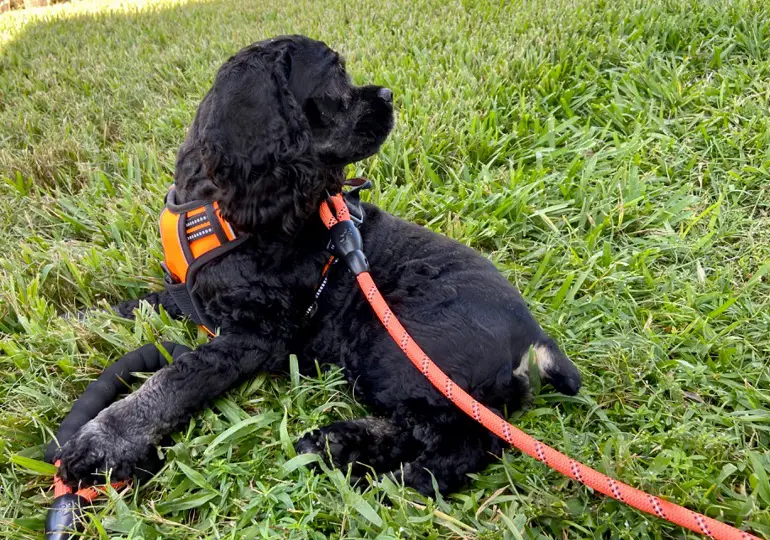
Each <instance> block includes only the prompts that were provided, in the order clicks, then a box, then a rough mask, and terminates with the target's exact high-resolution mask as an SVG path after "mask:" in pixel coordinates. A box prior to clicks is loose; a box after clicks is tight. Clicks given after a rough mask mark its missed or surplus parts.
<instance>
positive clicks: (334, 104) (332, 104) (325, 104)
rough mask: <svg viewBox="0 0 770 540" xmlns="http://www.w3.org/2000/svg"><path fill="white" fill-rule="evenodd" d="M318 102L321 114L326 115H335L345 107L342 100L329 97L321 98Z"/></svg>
mask: <svg viewBox="0 0 770 540" xmlns="http://www.w3.org/2000/svg"><path fill="white" fill-rule="evenodd" d="M316 103H317V105H318V110H319V111H321V114H322V115H324V116H326V115H329V116H332V115H335V114H337V113H338V112H340V110H342V109H343V108H344V104H343V103H342V101H341V100H339V99H332V98H328V97H324V98H321V99H319V100H318V101H317V102H316Z"/></svg>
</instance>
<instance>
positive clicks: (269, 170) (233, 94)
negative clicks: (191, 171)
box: [194, 46, 324, 234]
mask: <svg viewBox="0 0 770 540" xmlns="http://www.w3.org/2000/svg"><path fill="white" fill-rule="evenodd" d="M291 68H292V60H291V53H290V51H289V50H288V49H287V48H286V47H284V48H281V49H271V48H269V47H263V46H256V47H252V48H248V49H245V50H243V51H241V52H240V53H238V54H237V55H235V56H234V57H232V58H231V59H230V60H229V61H228V62H227V63H226V64H225V65H224V66H222V68H221V69H220V70H219V73H218V74H217V77H216V80H215V82H214V85H213V87H212V89H211V91H210V92H209V94H208V95H207V96H206V98H205V99H204V100H203V102H202V103H201V105H200V107H199V109H198V114H197V115H196V119H195V123H196V124H197V125H196V126H194V130H195V132H196V133H197V140H196V146H197V147H198V150H199V152H200V159H201V163H202V166H203V169H204V171H205V172H206V175H207V176H208V177H209V178H210V179H211V181H212V182H213V183H214V184H215V185H216V186H217V188H218V191H219V203H220V207H221V208H222V214H223V217H224V218H225V219H227V220H228V221H230V222H231V223H232V224H233V225H235V226H236V227H238V228H240V229H242V230H246V231H251V232H255V233H264V234H275V233H276V232H282V233H285V234H293V233H295V232H296V229H297V228H298V227H299V226H300V225H301V223H302V222H304V220H305V219H307V217H308V216H309V215H310V213H311V212H312V211H313V210H314V207H313V206H314V205H315V204H318V203H317V201H318V200H319V197H320V195H321V194H322V193H323V189H324V187H323V186H322V185H319V186H317V185H316V184H320V183H321V180H320V179H319V178H317V170H318V167H317V165H316V162H315V157H314V156H313V153H312V148H311V144H310V142H311V141H310V128H309V126H308V123H307V119H306V118H305V116H304V114H303V112H302V108H301V105H300V104H299V103H297V100H296V99H295V97H294V95H293V94H292V92H291V90H290V89H289V84H288V80H289V77H290V74H291ZM276 229H277V230H276Z"/></svg>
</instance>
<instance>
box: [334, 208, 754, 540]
mask: <svg viewBox="0 0 770 540" xmlns="http://www.w3.org/2000/svg"><path fill="white" fill-rule="evenodd" d="M320 213H321V220H322V221H323V222H324V224H325V225H326V227H327V228H329V230H330V232H331V236H332V239H333V241H334V246H333V249H332V253H334V254H335V255H336V256H337V257H338V258H340V259H343V260H345V261H346V262H347V263H348V266H349V267H350V269H351V270H352V271H353V273H354V274H355V276H356V280H357V281H358V286H359V288H360V289H361V292H362V293H363V294H364V296H365V297H366V301H367V302H368V303H369V305H370V306H371V308H372V310H374V312H375V314H376V315H377V318H378V319H379V320H380V322H381V323H382V326H383V327H384V328H385V330H386V331H387V332H388V334H390V337H391V338H392V339H393V341H395V342H396V344H397V345H398V346H399V348H400V349H401V350H402V351H403V352H404V354H405V355H406V356H407V358H409V361H410V362H411V363H412V364H413V365H414V366H415V367H416V368H417V369H418V370H420V372H421V373H422V374H423V375H424V376H425V377H426V378H427V379H428V380H429V381H430V383H431V384H432V385H433V386H434V387H435V388H436V390H438V391H439V392H441V393H442V394H443V395H444V396H446V398H447V399H449V401H451V402H452V403H454V404H455V405H456V406H457V407H458V408H459V409H461V410H462V411H463V412H464V413H465V414H467V415H468V416H470V417H471V418H473V419H474V420H475V421H476V422H478V423H479V424H481V425H483V426H484V427H485V428H487V429H488V430H489V431H491V432H492V433H494V434H495V435H497V436H498V437H500V438H501V439H503V440H504V441H506V442H507V443H508V444H510V445H512V446H514V447H516V448H518V449H519V450H521V451H522V452H524V453H525V454H527V455H529V456H531V457H533V458H535V459H536V460H538V461H541V462H543V463H545V464H546V465H548V466H549V467H550V468H552V469H554V470H556V471H559V472H560V473H562V474H563V475H565V476H567V477H569V478H572V479H573V480H577V481H578V482H580V483H582V484H584V485H586V486H588V487H590V488H592V489H594V490H596V491H598V492H599V493H603V494H604V495H607V496H608V497H612V498H613V499H616V500H618V501H620V502H622V503H625V504H627V505H629V506H631V507H633V508H636V509H637V510H641V511H642V512H647V513H648V514H652V515H654V516H657V517H659V518H661V519H664V520H666V521H668V522H670V523H675V524H677V525H680V526H682V527H685V528H686V529H690V530H691V531H695V532H697V533H700V534H703V535H705V536H708V537H709V538H717V539H720V540H759V539H758V538H757V537H756V536H753V535H751V534H749V533H747V532H744V531H741V530H739V529H736V528H735V527H731V526H730V525H726V524H725V523H722V522H721V521H717V520H716V519H713V518H710V517H708V516H704V515H702V514H698V513H697V512H693V511H692V510H688V509H687V508H684V507H683V506H679V505H677V504H674V503H671V502H668V501H666V500H664V499H661V498H659V497H655V496H654V495H650V494H649V493H645V492H644V491H641V490H638V489H636V488H633V487H631V486H629V485H628V484H624V483H623V482H620V481H618V480H614V479H612V478H610V477H609V476H606V475H604V474H602V473H600V472H599V471H597V470H595V469H592V468H591V467H588V466H587V465H583V464H582V463H580V462H578V461H575V460H574V459H572V458H570V457H569V456H566V455H564V454H562V453H561V452H559V451H557V450H554V449H553V448H551V447H550V446H548V445H545V444H543V443H541V442H540V441H538V440H537V439H534V438H533V437H531V436H529V435H527V434H526V433H524V432H523V431H521V430H520V429H518V428H517V427H515V426H513V425H512V424H509V423H508V422H506V421H505V419H504V418H501V417H500V416H498V415H496V414H495V413H493V412H492V411H490V410H489V409H488V408H487V407H485V406H484V405H482V404H481V403H479V402H478V401H476V400H475V399H474V398H473V397H472V396H471V395H470V394H468V393H467V392H466V391H465V390H463V389H462V388H460V387H459V386H457V384H455V383H454V381H452V379H450V378H449V377H448V376H447V375H446V374H445V373H444V372H443V371H441V368H439V367H438V366H437V365H436V364H435V363H434V362H433V361H432V360H431V359H430V358H429V357H428V355H427V354H425V352H424V351H423V350H422V349H421V348H420V346H419V345H417V343H416V342H415V341H414V339H412V336H410V335H409V332H407V331H406V329H405V328H404V327H403V326H402V325H401V323H400V322H399V320H398V318H397V317H396V316H395V314H394V313H393V312H392V311H391V309H390V306H388V303H387V302H386V301H385V298H383V296H382V294H380V291H379V290H378V289H377V285H375V284H374V280H372V277H371V275H370V274H369V266H368V263H367V262H366V258H365V257H364V256H363V251H362V248H363V246H362V242H361V237H360V236H358V235H357V233H356V231H354V230H353V229H352V228H351V227H350V226H349V220H350V213H349V212H348V208H347V206H346V205H345V202H344V200H343V199H342V197H341V196H340V195H335V196H333V197H331V198H330V201H329V202H325V203H323V204H321V209H320ZM346 222H347V223H346ZM335 231H337V232H335Z"/></svg>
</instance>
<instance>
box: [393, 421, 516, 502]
mask: <svg viewBox="0 0 770 540" xmlns="http://www.w3.org/2000/svg"><path fill="white" fill-rule="evenodd" d="M413 433H414V435H415V437H416V438H417V439H418V440H420V441H421V442H422V443H423V444H424V445H425V449H424V450H423V452H422V453H421V454H420V455H419V456H418V457H417V458H416V459H414V460H412V461H409V462H405V463H403V464H402V465H401V467H400V468H399V469H396V470H394V471H393V472H392V473H391V476H392V477H393V479H394V480H395V481H396V482H398V483H401V482H403V484H404V485H405V486H406V487H411V488H413V489H415V490H417V491H419V492H420V493H422V494H423V495H427V496H432V495H434V493H435V489H434V479H435V485H436V487H437V488H438V490H439V492H441V493H448V492H451V491H454V490H456V489H458V488H460V487H462V486H463V485H465V484H467V483H468V482H469V480H470V478H469V477H468V474H469V473H475V472H478V471H480V470H482V469H483V468H484V467H486V466H487V465H489V464H490V463H491V462H492V461H493V460H494V456H499V455H501V454H502V450H503V446H504V443H503V441H501V440H500V439H498V438H497V437H495V436H494V435H492V434H491V433H489V432H487V431H486V429H485V428H484V427H482V426H480V425H478V424H476V423H475V422H474V421H473V420H471V419H468V418H464V417H461V416H459V415H458V416H457V417H456V418H455V420H454V421H452V422H442V423H440V424H438V423H432V422H428V423H425V424H422V425H418V426H415V427H414V429H413Z"/></svg>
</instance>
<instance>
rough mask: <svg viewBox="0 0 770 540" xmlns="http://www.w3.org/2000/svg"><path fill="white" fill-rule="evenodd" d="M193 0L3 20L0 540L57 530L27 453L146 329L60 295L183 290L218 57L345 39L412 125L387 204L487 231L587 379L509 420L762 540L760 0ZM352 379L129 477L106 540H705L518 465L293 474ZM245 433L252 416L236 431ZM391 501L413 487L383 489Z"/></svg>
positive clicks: (351, 57) (766, 46)
mask: <svg viewBox="0 0 770 540" xmlns="http://www.w3.org/2000/svg"><path fill="white" fill-rule="evenodd" d="M443 4H444V2H441V1H438V0H434V1H428V0H411V1H398V2H383V1H382V0H379V1H370V2H367V3H366V5H364V4H363V3H361V2H348V1H346V0H333V1H330V2H313V1H311V0H302V1H296V2H288V1H285V0H283V1H274V0H266V1H264V2H252V1H246V0H237V1H235V2H226V1H224V0H216V1H211V2H202V3H180V2H174V1H170V0H163V1H161V2H157V3H156V2H151V3H145V4H138V3H134V2H126V1H124V2H117V1H116V2H113V3H111V4H110V3H106V4H104V3H102V4H97V3H89V2H85V3H79V2H76V3H72V4H68V5H62V6H57V7H54V8H48V9H45V10H39V11H33V12H14V13H9V14H5V15H2V16H0V230H2V231H3V234H2V235H0V253H2V256H0V337H2V342H0V482H2V484H0V535H2V534H6V535H7V536H8V537H12V538H41V537H42V535H41V532H40V531H41V528H42V518H43V515H44V508H45V505H46V503H47V502H49V501H50V492H49V491H47V489H48V486H49V482H50V477H49V474H50V472H49V471H48V470H47V469H45V468H41V467H40V466H39V465H38V464H37V463H36V462H35V461H29V460H30V459H32V460H39V459H41V457H42V451H43V445H44V443H45V442H46V441H48V440H49V438H50V436H51V434H52V432H53V431H54V430H55V429H56V427H57V424H58V422H59V421H60V420H61V419H62V417H63V416H64V414H65V412H66V411H67V410H68V409H69V407H70V406H71V403H72V402H73V400H74V399H75V397H76V396H77V395H78V393H79V392H80V391H82V390H83V389H84V387H85V386H86V385H87V383H88V382H89V381H91V380H93V379H94V378H95V377H96V376H97V374H98V373H99V371H100V370H101V369H103V368H104V366H106V365H107V364H108V363H109V362H111V361H113V360H114V359H116V358H117V357H118V356H120V355H121V354H122V353H124V352H126V351H128V350H131V349H134V348H136V347H137V346H139V345H141V344H144V343H146V342H148V341H152V340H157V339H160V338H164V339H175V340H183V341H185V342H187V343H192V342H195V341H196V340H200V339H202V337H201V336H198V335H196V334H194V332H193V331H191V330H190V329H189V328H187V327H185V326H183V325H181V324H178V323H172V322H170V321H168V320H167V319H166V318H164V317H161V316H157V315H154V314H152V313H150V312H149V311H148V310H145V311H143V312H142V313H141V315H140V317H139V318H138V320H137V321H136V322H129V321H123V320H119V319H117V318H115V317H112V316H109V315H106V314H96V315H93V316H91V317H90V318H89V319H88V320H86V321H85V322H81V323H78V322H74V321H70V320H64V319H61V318H59V317H58V316H57V314H58V313H59V312H61V311H64V310H75V309H81V308H84V307H95V306H99V305H104V303H105V302H110V301H115V300H118V299H122V298H125V297H131V296H135V295H139V294H141V293H143V292H146V291H149V290H151V289H157V288H160V286H161V271H160V266H159V260H160V247H159V242H158V237H157V231H156V225H155V224H156V215H157V213H158V211H159V210H160V207H161V204H162V194H163V192H164V191H165V189H166V187H167V185H168V184H169V182H170V180H171V175H172V169H173V164H174V155H175V152H176V149H177V147H178V145H179V143H180V142H181V140H182V137H183V134H184V130H185V128H186V126H187V125H188V124H189V123H190V121H191V119H192V116H193V113H194V111H195V107H196V105H197V103H198V101H199V100H200V98H201V97H202V95H203V93H204V92H205V91H206V89H207V88H208V85H209V84H210V82H211V80H212V78H213V75H214V73H215V70H216V68H217V67H218V65H219V64H221V63H222V62H223V61H224V60H225V59H226V58H227V57H228V55H230V54H231V53H233V52H234V51H236V50H237V49H239V48H240V47H242V46H244V45H246V44H248V43H250V42H252V41H255V40H257V39H261V38H264V37H267V36H270V35H274V34H279V33H305V34H308V35H311V36H314V37H317V38H320V39H324V40H325V41H327V42H328V43H329V44H330V45H332V46H333V47H334V48H336V49H338V50H340V51H342V52H343V53H344V54H345V55H346V56H347V58H348V66H349V69H350V71H351V72H352V74H353V78H354V80H355V81H356V82H358V83H363V82H376V83H380V84H385V85H388V86H390V87H391V88H393V90H394V92H395V95H396V105H397V109H398V124H397V128H396V129H395V131H394V133H393V134H392V136H391V138H390V139H389V141H388V142H387V143H386V145H385V146H384V148H383V149H382V151H381V153H380V154H379V155H378V156H377V157H375V158H373V159H370V160H368V161H367V162H365V163H362V164H359V165H358V166H357V167H356V170H355V172H356V173H359V174H365V175H367V176H369V177H370V178H372V179H373V180H374V182H375V186H376V190H375V191H374V193H373V194H372V195H371V197H372V199H373V200H374V201H375V202H377V203H378V204H380V205H381V206H383V207H384V208H386V209H387V210H389V211H391V212H393V213H395V214H397V215H399V216H402V217H404V218H407V219H411V220H414V221H417V222H419V223H422V224H425V225H426V226H428V227H430V228H432V229H435V230H437V231H441V232H443V233H445V234H448V235H449V236H451V237H453V238H456V239H458V240H459V241H461V242H464V243H467V244H468V245H471V246H473V247H474V248H477V249H478V250H480V251H482V252H483V253H484V254H486V255H487V256H488V257H490V259H492V260H493V261H494V262H495V263H496V264H497V265H498V266H499V268H500V269H501V270H502V271H503V272H504V273H505V274H506V276H508V278H509V279H510V281H511V282H512V283H514V284H515V285H516V286H518V287H519V289H520V290H522V291H523V293H524V295H525V297H526V298H527V300H528V301H529V302H530V304H531V306H532V309H533V310H534V312H535V313H536V316H537V317H538V319H539V320H540V321H541V322H542V324H543V325H544V326H545V327H546V328H547V329H548V330H549V331H550V332H551V333H552V334H553V335H554V336H555V337H557V339H558V340H559V342H560V343H561V344H562V346H563V348H564V349H565V350H566V351H567V352H568V354H569V355H570V356H571V357H572V358H573V359H574V360H575V361H576V362H577V364H578V365H579V366H580V367H581V370H582V372H583V375H584V380H585V386H584V390H583V392H582V393H581V395H580V396H579V397H578V398H576V399H564V398H563V397H561V396H558V395H555V394H552V393H549V391H548V390H547V389H545V390H544V391H543V392H541V393H540V394H539V395H538V396H537V397H536V399H535V401H534V403H533V406H532V407H531V408H530V409H529V410H528V411H526V412H524V413H523V414H521V415H517V416H515V417H514V419H513V420H514V421H515V423H516V424H518V425H519V426H521V427H522V428H523V429H525V430H526V431H528V432H530V433H531V434H533V435H534V436H536V437H538V438H540V439H542V440H543V441H545V442H547V443H549V444H551V445H553V446H556V447H557V448H559V449H560V450H563V451H565V452H567V453H569V454H570V455H571V456H573V457H574V458H576V459H578V460H581V461H583V462H586V463H588V464H589V465H592V466H594V467H596V468H598V469H599V470H601V471H603V472H606V473H609V474H611V475H614V476H615V477H617V478H620V479H622V480H624V481H626V482H629V483H631V484H633V485H635V486H637V487H640V488H642V489H646V490H649V491H651V492H653V493H656V494H660V495H662V496H665V497H668V498H671V499H673V500H675V501H678V502H680V503H683V504H685V505H687V506H689V507H690V508H692V509H695V510H698V511H701V512H705V513H707V514H708V515H710V516H714V517H718V518H721V519H724V520H726V521H728V522H731V523H737V524H739V525H743V526H745V527H747V528H750V529H752V530H754V531H755V532H756V533H757V534H760V535H763V536H768V535H770V483H768V475H770V454H768V452H767V447H768V443H770V372H769V371H770V365H769V362H768V361H769V360H770V309H768V308H769V307H770V306H769V305H770V284H769V282H768V278H769V277H770V172H769V171H770V111H768V101H769V100H770V90H769V89H768V88H769V87H768V84H767V81H768V80H769V79H770V56H769V55H768V50H770V5H768V4H767V3H766V2H761V1H757V2H752V1H730V2H724V1H705V0H703V1H700V0H699V1H696V0H691V1H665V0H645V1H632V2H606V1H602V0H593V1H591V0H571V1H568V0H555V1H551V0H549V1H545V0H543V1H538V2H535V1H517V2H495V1H492V0H485V1H466V2H463V3H459V2H454V3H453V4H452V6H451V7H446V6H443ZM361 414H363V409H362V407H361V406H360V405H359V404H357V403H355V402H354V401H353V400H352V398H351V393H350V388H349V387H348V386H347V384H346V383H345V382H344V380H343V378H342V377H341V375H340V374H339V373H338V372H332V373H331V374H324V375H319V376H318V377H316V378H312V379H301V380H300V379H299V378H297V377H294V378H293V379H279V378H272V377H265V376H262V377H258V378H257V379H255V380H254V381H250V382H248V383H246V384H244V385H243V386H242V387H240V388H239V389H238V390H236V391H233V392H231V393H230V394H228V395H227V396H226V397H224V398H222V399H220V400H218V401H217V402H216V403H215V404H214V405H213V406H212V408H211V409H210V410H207V411H205V412H202V413H201V414H199V415H197V416H196V417H195V418H194V420H193V421H191V423H190V425H189V426H188V427H187V428H185V429H184V430H183V431H181V432H180V433H178V434H177V435H176V436H175V440H176V445H175V446H173V447H171V448H164V449H163V450H162V451H163V452H164V453H165V454H166V455H167V457H168V458H169V459H168V460H167V466H166V467H165V469H164V470H163V471H162V472H161V473H160V474H159V475H158V476H157V477H156V478H155V479H154V480H153V481H152V482H150V483H148V484H145V485H143V486H141V487H140V488H139V489H138V490H132V491H129V492H127V493H126V494H124V495H122V496H117V495H115V494H113V495H112V496H111V497H110V498H109V500H108V502H106V503H105V504H104V505H103V506H101V507H99V508H98V509H96V510H95V511H94V514H93V517H92V519H91V520H90V525H89V536H92V537H93V536H96V535H98V534H101V535H102V537H104V538H107V537H121V538H134V539H139V538H144V539H155V538H207V539H215V538H216V539H219V538H223V539H224V538H228V539H230V538H232V539H234V538H257V537H259V538H264V537H273V538H319V539H320V538H326V537H333V538H338V537H342V538H358V537H372V538H374V537H377V538H383V539H385V538H413V537H420V538H490V539H491V538H510V539H519V538H558V539H562V538H586V537H593V538H634V539H636V538H644V537H652V538H670V537H674V538H682V537H687V536H689V535H688V534H686V533H685V532H684V531H682V530H681V529H678V528H676V527H672V526H670V525H667V524H665V523H662V522H660V521H658V520H656V519H654V518H651V517H648V516H644V515H641V514H639V513H637V512H636V511H634V510H631V509H629V508H627V507H625V506H623V505H622V504H620V503H617V502H615V501H612V500H609V499H606V498H603V497H600V496H596V495H593V494H591V493H589V492H588V490H586V489H585V488H583V487H580V486H578V485H576V484H575V483H574V482H572V481H568V480H566V479H564V478H563V477H561V476H560V475H558V474H557V473H554V472H552V471H550V470H548V469H547V468H546V467H544V466H543V465H541V464H539V463H537V462H535V461H533V460H531V459H529V458H525V457H521V456H520V455H519V454H518V453H517V452H516V451H511V452H508V453H507V454H506V456H505V458H504V459H503V460H501V461H500V462H498V463H496V464H494V465H492V466H491V467H489V469H488V470H486V471H485V472H484V473H483V474H479V475H478V476H477V477H476V478H475V480H474V483H473V485H472V486H471V487H469V488H467V489H465V490H463V491H461V492H460V493H457V494H455V495H453V496H451V497H447V498H446V499H439V500H435V501H433V500H426V499H423V498H421V497H419V496H417V495H415V494H414V493H412V492H409V491H404V490H402V489H401V488H399V487H397V486H394V485H392V484H384V485H379V486H376V485H375V486H371V487H368V486H367V487H366V488H365V489H361V490H358V491H355V490H352V489H351V488H350V487H348V484H347V483H346V482H345V480H344V478H343V476H342V475H341V473H338V472H329V473H328V474H327V473H323V472H320V473H319V472H313V471H311V470H309V469H307V468H305V467H303V466H301V464H299V463H298V462H297V461H293V460H292V458H293V457H294V454H293V451H292V449H291V443H292V441H294V440H296V439H297V438H298V437H299V436H300V435H301V434H302V433H303V432H304V431H305V430H308V429H310V428H313V427H317V426H320V425H323V424H325V423H328V422H330V421H333V420H335V419H339V418H347V417H353V416H359V415H361ZM237 425H240V426H241V427H240V429H239V428H238V427H235V426H237ZM386 496H387V497H390V500H391V501H392V502H391V503H387V501H386Z"/></svg>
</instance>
